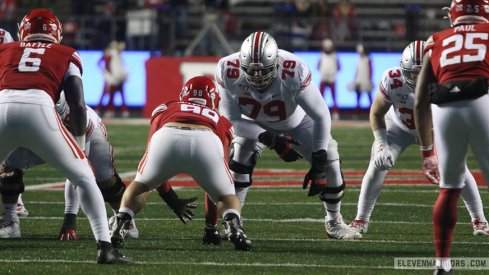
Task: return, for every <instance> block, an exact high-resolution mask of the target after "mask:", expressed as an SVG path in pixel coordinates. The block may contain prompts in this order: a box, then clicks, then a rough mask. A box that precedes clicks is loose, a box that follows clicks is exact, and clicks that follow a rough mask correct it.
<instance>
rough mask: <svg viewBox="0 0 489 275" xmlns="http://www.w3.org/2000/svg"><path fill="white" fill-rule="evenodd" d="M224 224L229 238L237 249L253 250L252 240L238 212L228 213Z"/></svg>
mask: <svg viewBox="0 0 489 275" xmlns="http://www.w3.org/2000/svg"><path fill="white" fill-rule="evenodd" d="M223 225H224V228H225V230H226V232H228V236H227V237H228V240H230V241H231V242H232V243H233V244H234V248H235V249H237V250H244V251H250V250H251V241H250V240H249V239H248V237H247V236H246V234H245V233H244V231H243V228H242V227H241V222H240V220H239V217H238V216H237V215H236V214H226V216H224V222H223Z"/></svg>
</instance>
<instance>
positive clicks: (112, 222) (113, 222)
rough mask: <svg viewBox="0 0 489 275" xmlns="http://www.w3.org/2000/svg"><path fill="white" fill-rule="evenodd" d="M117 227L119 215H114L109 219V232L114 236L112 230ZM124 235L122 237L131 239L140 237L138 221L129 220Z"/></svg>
mask: <svg viewBox="0 0 489 275" xmlns="http://www.w3.org/2000/svg"><path fill="white" fill-rule="evenodd" d="M116 227H117V216H116V215H113V216H112V217H110V219H109V234H110V235H111V236H112V231H113V230H114V229H115V228H116ZM122 232H123V234H122V235H123V236H122V237H124V238H125V237H127V238H129V239H137V238H139V230H138V228H137V227H136V222H135V221H134V219H132V220H131V221H129V223H128V225H126V226H125V227H124V228H123V230H122Z"/></svg>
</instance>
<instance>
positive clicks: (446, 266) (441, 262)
mask: <svg viewBox="0 0 489 275" xmlns="http://www.w3.org/2000/svg"><path fill="white" fill-rule="evenodd" d="M435 265H436V268H437V269H440V268H442V269H443V270H445V271H450V270H451V269H452V263H451V262H450V258H436V259H435Z"/></svg>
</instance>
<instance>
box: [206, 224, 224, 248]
mask: <svg viewBox="0 0 489 275" xmlns="http://www.w3.org/2000/svg"><path fill="white" fill-rule="evenodd" d="M221 242H222V239H221V235H220V234H219V232H218V231H217V229H216V228H215V227H212V228H211V227H207V226H206V227H204V238H202V244H213V245H221Z"/></svg>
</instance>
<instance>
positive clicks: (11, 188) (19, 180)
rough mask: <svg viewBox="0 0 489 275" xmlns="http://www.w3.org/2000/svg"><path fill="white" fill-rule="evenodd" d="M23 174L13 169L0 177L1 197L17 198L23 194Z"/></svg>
mask: <svg viewBox="0 0 489 275" xmlns="http://www.w3.org/2000/svg"><path fill="white" fill-rule="evenodd" d="M24 188H25V186H24V172H22V171H21V170H19V169H13V171H12V172H8V173H3V174H1V175H0V193H1V194H2V196H18V195H19V194H20V193H23V192H24Z"/></svg>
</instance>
